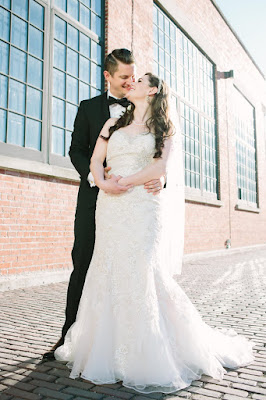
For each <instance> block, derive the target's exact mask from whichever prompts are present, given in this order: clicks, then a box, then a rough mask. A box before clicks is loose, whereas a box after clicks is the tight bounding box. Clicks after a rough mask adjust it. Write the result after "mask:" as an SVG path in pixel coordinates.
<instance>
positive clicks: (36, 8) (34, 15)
mask: <svg viewBox="0 0 266 400" xmlns="http://www.w3.org/2000/svg"><path fill="white" fill-rule="evenodd" d="M30 22H31V23H32V24H33V25H35V26H37V27H38V28H40V29H43V28H44V8H43V7H42V6H41V5H40V4H38V3H37V2H36V1H34V0H30Z"/></svg>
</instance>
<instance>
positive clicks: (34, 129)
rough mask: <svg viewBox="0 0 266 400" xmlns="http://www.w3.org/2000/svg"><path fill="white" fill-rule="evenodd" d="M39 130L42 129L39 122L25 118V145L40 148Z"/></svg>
mask: <svg viewBox="0 0 266 400" xmlns="http://www.w3.org/2000/svg"><path fill="white" fill-rule="evenodd" d="M41 130H42V124H41V122H38V121H35V120H33V119H30V118H27V121H26V137H25V146H26V147H29V148H32V149H36V150H41Z"/></svg>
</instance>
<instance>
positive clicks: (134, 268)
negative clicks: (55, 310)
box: [55, 129, 254, 393]
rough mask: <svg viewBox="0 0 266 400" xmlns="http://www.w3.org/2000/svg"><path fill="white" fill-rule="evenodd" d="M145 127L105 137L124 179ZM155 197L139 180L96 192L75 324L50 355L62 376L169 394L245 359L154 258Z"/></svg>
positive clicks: (149, 138)
mask: <svg viewBox="0 0 266 400" xmlns="http://www.w3.org/2000/svg"><path fill="white" fill-rule="evenodd" d="M154 147H155V140H154V136H153V135H152V134H151V133H143V134H136V135H135V136H130V135H129V134H128V133H127V132H126V131H125V130H123V129H119V130H117V131H115V132H114V133H113V135H112V136H111V138H110V140H109V142H108V150H107V163H108V166H111V167H112V170H111V171H112V173H113V174H115V175H118V174H119V175H122V176H127V175H130V174H132V173H135V172H136V171H139V170H141V169H142V168H143V167H145V166H146V165H148V164H149V163H151V162H153V155H154ZM161 231H162V214H161V194H160V195H157V196H153V195H152V194H151V193H147V191H146V190H144V187H143V186H137V187H134V188H133V189H132V190H131V191H128V192H125V193H124V194H121V195H109V194H106V193H104V192H103V191H101V190H100V192H99V195H98V200H97V208H96V242H95V248H94V254H93V258H92V261H91V264H90V267H89V270H88V273H87V277H86V281H85V285H84V289H83V293H82V297H81V301H80V306H79V310H78V315H77V320H76V322H75V323H74V324H73V325H72V326H71V328H70V329H69V331H68V332H67V335H66V338H65V343H64V345H63V346H61V347H59V348H58V349H57V350H56V352H55V357H56V359H57V360H61V361H68V362H69V363H68V366H69V367H70V368H71V374H70V377H71V378H76V377H78V376H81V377H82V378H84V379H86V380H89V381H92V382H94V383H95V384H105V383H114V382H117V381H122V383H123V385H124V386H126V387H128V388H133V389H135V390H137V391H138V392H142V393H151V392H164V393H170V392H174V391H177V390H179V389H182V388H184V387H186V386H188V385H189V384H190V383H191V381H193V380H195V379H199V378H200V376H201V375H202V374H206V375H210V376H212V377H214V378H215V379H222V378H223V374H224V372H226V371H225V369H224V368H223V367H229V368H236V367H239V366H244V365H247V364H250V363H251V362H252V361H253V355H252V347H253V346H254V344H253V343H251V342H249V341H248V340H247V339H246V338H244V337H242V336H238V335H236V333H234V332H233V331H232V330H231V331H226V330H225V331H224V332H221V331H219V330H218V329H213V328H211V327H209V326H208V325H207V324H206V323H205V322H204V321H203V320H202V318H201V316H200V314H199V313H198V311H197V310H196V308H195V307H194V306H193V304H192V303H191V301H190V300H189V298H188V297H187V296H186V294H185V293H184V291H183V290H182V289H181V288H180V286H179V285H178V284H177V283H176V281H175V280H174V279H173V278H172V276H171V274H170V273H169V271H168V269H167V266H164V265H162V262H159V259H160V257H158V254H157V249H158V248H159V247H160V246H159V242H160V239H161Z"/></svg>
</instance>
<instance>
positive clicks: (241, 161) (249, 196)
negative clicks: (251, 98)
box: [233, 89, 257, 206]
mask: <svg viewBox="0 0 266 400" xmlns="http://www.w3.org/2000/svg"><path fill="white" fill-rule="evenodd" d="M233 104H234V118H235V136H236V168H237V188H238V199H239V200H244V201H245V202H247V203H251V205H253V206H254V205H257V168H256V137H255V118H254V113H255V110H254V107H253V106H252V105H251V104H250V103H249V102H248V101H247V100H246V98H245V97H244V96H243V95H242V94H241V93H240V92H239V91H238V90H237V89H235V90H234V102H233Z"/></svg>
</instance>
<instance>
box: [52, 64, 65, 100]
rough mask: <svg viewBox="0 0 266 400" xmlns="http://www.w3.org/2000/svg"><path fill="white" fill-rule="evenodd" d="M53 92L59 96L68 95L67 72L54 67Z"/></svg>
mask: <svg viewBox="0 0 266 400" xmlns="http://www.w3.org/2000/svg"><path fill="white" fill-rule="evenodd" d="M53 88H54V89H53V94H54V95H55V96H58V97H62V98H65V97H66V74H65V73H64V72H61V71H58V69H55V68H54V76H53Z"/></svg>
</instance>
